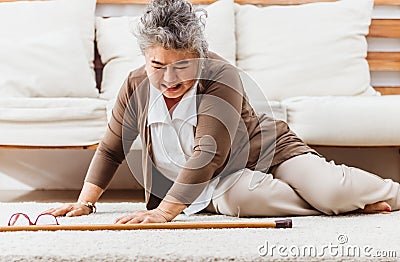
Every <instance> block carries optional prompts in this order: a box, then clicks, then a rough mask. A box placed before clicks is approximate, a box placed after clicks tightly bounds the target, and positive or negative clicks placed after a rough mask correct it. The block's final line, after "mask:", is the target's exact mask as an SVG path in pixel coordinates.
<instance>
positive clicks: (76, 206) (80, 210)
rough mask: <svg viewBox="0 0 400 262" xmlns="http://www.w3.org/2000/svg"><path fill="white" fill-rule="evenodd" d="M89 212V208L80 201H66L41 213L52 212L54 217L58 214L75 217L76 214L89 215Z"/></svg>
mask: <svg viewBox="0 0 400 262" xmlns="http://www.w3.org/2000/svg"><path fill="white" fill-rule="evenodd" d="M90 212H91V210H90V208H89V207H87V206H85V205H82V204H80V203H68V204H64V205H62V206H60V207H57V208H51V209H49V210H46V211H44V212H43V213H46V214H52V215H54V216H56V217H59V216H67V217H76V216H83V215H89V214H90Z"/></svg>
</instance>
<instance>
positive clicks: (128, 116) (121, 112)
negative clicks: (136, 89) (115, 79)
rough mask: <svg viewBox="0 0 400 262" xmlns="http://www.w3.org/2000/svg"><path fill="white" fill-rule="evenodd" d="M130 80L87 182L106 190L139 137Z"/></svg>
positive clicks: (109, 124) (95, 157)
mask: <svg viewBox="0 0 400 262" xmlns="http://www.w3.org/2000/svg"><path fill="white" fill-rule="evenodd" d="M131 82H133V81H131V79H130V77H128V78H127V79H126V80H125V82H124V84H123V86H122V88H121V89H120V92H119V94H118V96H117V99H116V102H115V105H114V107H113V109H112V116H111V119H110V121H109V123H108V126H107V130H106V133H105V135H104V137H103V139H102V140H101V142H100V144H99V146H98V148H97V150H96V152H95V154H94V156H93V158H92V161H91V163H90V166H89V169H88V172H87V174H86V178H85V182H90V183H92V184H95V185H97V186H99V187H101V188H102V189H106V188H107V186H108V184H109V183H110V181H111V179H112V178H113V176H114V174H115V172H116V170H117V168H118V167H119V165H120V164H121V163H122V161H123V160H124V159H125V156H126V155H127V154H128V153H129V150H130V148H131V145H132V143H133V141H134V140H135V139H136V137H137V135H138V128H137V118H136V113H135V112H136V110H134V97H133V91H132V90H133V87H132V86H131Z"/></svg>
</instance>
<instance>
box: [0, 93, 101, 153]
mask: <svg viewBox="0 0 400 262" xmlns="http://www.w3.org/2000/svg"><path fill="white" fill-rule="evenodd" d="M106 104H107V101H104V100H102V99H95V98H9V99H0V144H1V145H23V146H81V145H92V144H96V143H98V142H99V141H100V140H101V138H102V137H103V135H104V132H105V131H106V127H107V116H106Z"/></svg>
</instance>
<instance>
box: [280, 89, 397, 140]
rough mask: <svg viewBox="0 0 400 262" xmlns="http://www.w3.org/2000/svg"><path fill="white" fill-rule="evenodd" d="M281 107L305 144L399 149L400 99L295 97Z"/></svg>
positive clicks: (392, 97)
mask: <svg viewBox="0 0 400 262" xmlns="http://www.w3.org/2000/svg"><path fill="white" fill-rule="evenodd" d="M282 103H283V104H284V105H285V106H286V108H287V120H288V124H289V126H290V128H291V129H292V130H293V131H294V132H295V133H297V134H298V135H299V136H300V137H301V138H302V139H303V140H304V141H305V142H307V143H309V144H313V145H327V146H399V145H400V118H399V117H398V112H400V95H392V96H374V97H367V96H358V97H350V96H347V97H342V96H336V97H333V96H327V97H298V98H291V99H287V100H285V101H283V102H282Z"/></svg>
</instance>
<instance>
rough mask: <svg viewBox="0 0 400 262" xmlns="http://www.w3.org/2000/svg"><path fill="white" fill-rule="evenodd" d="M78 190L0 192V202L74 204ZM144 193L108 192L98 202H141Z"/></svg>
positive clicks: (129, 191)
mask: <svg viewBox="0 0 400 262" xmlns="http://www.w3.org/2000/svg"><path fill="white" fill-rule="evenodd" d="M78 196H79V191H78V190H35V191H24V190H0V202H3V203H10V202H42V203H47V202H74V201H76V200H77V198H78ZM143 201H144V193H143V191H140V190H108V191H106V192H105V193H104V194H103V195H102V196H101V198H100V202H143Z"/></svg>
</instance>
